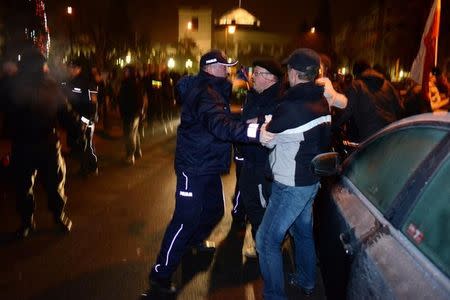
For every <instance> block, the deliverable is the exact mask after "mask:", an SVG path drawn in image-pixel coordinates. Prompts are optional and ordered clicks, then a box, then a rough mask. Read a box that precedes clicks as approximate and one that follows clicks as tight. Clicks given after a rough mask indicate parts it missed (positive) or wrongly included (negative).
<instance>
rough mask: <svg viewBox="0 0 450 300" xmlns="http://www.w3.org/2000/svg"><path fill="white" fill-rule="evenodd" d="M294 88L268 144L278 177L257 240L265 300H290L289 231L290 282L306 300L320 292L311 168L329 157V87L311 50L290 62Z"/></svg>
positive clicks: (314, 185)
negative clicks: (287, 241)
mask: <svg viewBox="0 0 450 300" xmlns="http://www.w3.org/2000/svg"><path fill="white" fill-rule="evenodd" d="M286 64H287V67H288V77H289V84H290V86H291V88H290V89H289V90H288V91H287V92H286V93H285V95H284V96H283V97H282V99H281V101H280V105H279V106H278V107H277V108H276V110H275V112H274V113H273V116H272V120H271V121H270V122H269V124H267V130H268V131H270V132H273V133H277V136H276V137H275V138H274V139H273V141H272V142H271V143H269V144H268V146H269V147H271V148H272V151H271V153H270V156H269V159H270V164H271V168H272V173H273V177H274V182H273V184H272V194H271V196H270V200H269V203H268V206H267V208H266V211H265V213H264V218H263V220H262V222H261V225H260V226H259V229H258V232H257V234H256V248H257V250H258V255H259V257H258V258H259V266H260V270H261V273H262V276H263V279H264V299H287V297H286V294H285V291H284V272H283V262H282V254H281V244H282V242H283V240H284V237H285V235H286V233H287V232H288V231H289V232H290V233H291V235H292V236H293V238H294V242H295V263H296V272H295V273H294V274H293V275H292V278H291V280H290V281H292V283H294V284H296V285H299V286H300V287H301V288H302V290H303V291H304V293H305V294H311V293H312V291H313V289H314V286H315V271H316V270H315V268H316V257H315V249H314V239H313V235H312V204H313V201H314V197H315V196H316V193H317V190H318V187H319V178H318V177H317V176H315V175H314V174H313V173H312V171H311V168H310V164H311V160H312V158H314V156H316V155H317V154H320V153H322V152H325V151H327V148H328V145H329V142H330V122H331V115H330V112H329V105H328V102H327V100H326V98H325V97H324V86H321V85H317V84H316V83H315V82H314V81H315V79H316V77H317V75H318V71H319V66H320V58H319V55H318V54H317V53H316V52H314V51H313V50H311V49H307V48H301V49H297V50H296V51H294V52H293V53H292V54H291V55H290V56H289V58H288V59H287V61H286Z"/></svg>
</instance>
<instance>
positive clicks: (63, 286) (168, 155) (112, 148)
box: [0, 120, 324, 300]
mask: <svg viewBox="0 0 450 300" xmlns="http://www.w3.org/2000/svg"><path fill="white" fill-rule="evenodd" d="M114 124H115V125H114V126H113V128H112V130H110V131H108V132H107V133H105V132H103V131H102V130H101V129H100V130H98V132H97V134H96V137H95V140H96V147H97V153H98V156H99V164H100V173H99V175H98V176H97V177H89V178H83V177H81V176H80V175H78V174H77V168H78V167H77V164H76V162H75V161H73V160H71V159H70V158H69V159H68V160H67V164H68V178H67V183H66V187H67V195H68V198H69V200H68V204H67V212H68V213H69V215H70V217H71V218H72V220H73V222H74V225H73V230H72V232H71V233H70V234H69V235H62V234H60V233H58V232H57V231H56V229H55V226H54V224H53V221H52V216H51V214H50V213H49V211H48V210H47V204H46V197H45V193H44V192H43V191H42V189H41V187H38V188H37V193H36V195H37V197H36V198H37V205H38V208H37V213H36V221H37V226H38V231H37V232H36V233H35V234H34V235H32V236H31V238H29V239H27V240H24V241H17V240H15V239H13V235H12V232H13V231H14V230H15V229H17V227H18V226H19V218H18V216H17V215H16V213H15V210H14V202H13V197H12V192H11V184H10V183H8V179H7V178H2V182H1V184H0V187H1V190H0V220H1V221H0V266H1V268H0V299H138V296H139V294H140V292H142V291H144V290H145V289H146V288H147V273H148V269H149V267H150V265H151V264H152V262H153V261H154V259H155V255H156V254H157V251H158V249H159V246H160V242H161V238H162V235H163V233H164V230H165V227H166V225H167V223H168V222H169V220H170V217H171V213H172V211H173V206H174V197H173V193H174V188H175V176H174V172H173V153H174V147H175V130H176V124H175V122H173V123H172V124H169V123H168V124H165V125H164V126H163V125H162V124H158V125H157V126H155V128H154V130H152V129H147V132H146V137H145V140H144V143H143V147H142V148H143V149H142V150H143V158H142V159H140V160H137V161H136V165H135V166H134V167H129V166H126V165H125V163H124V162H123V158H124V146H123V142H122V140H121V130H120V127H119V122H118V120H115V123H114ZM2 145H3V146H2V151H4V149H5V148H4V144H2ZM0 154H2V153H0ZM234 181H235V179H234V172H233V171H232V172H231V173H230V175H226V176H223V184H224V189H225V197H226V203H227V207H226V215H225V217H224V218H223V220H222V221H221V223H220V225H219V226H218V227H217V228H216V230H215V231H214V232H213V234H212V236H211V238H210V239H211V240H213V241H215V242H216V245H217V247H218V248H217V251H216V253H215V255H214V256H212V255H194V254H192V253H189V254H188V255H186V257H185V259H184V260H183V264H182V266H181V267H180V268H179V270H178V271H177V273H176V276H175V278H174V281H175V283H176V284H177V285H178V286H179V287H181V291H180V294H179V296H178V299H236V300H237V299H250V300H251V299H262V295H261V292H262V280H261V278H260V276H259V271H258V265H257V262H256V261H253V260H249V261H247V260H246V259H245V258H244V257H243V256H242V248H243V244H244V243H248V241H249V240H250V234H249V230H248V229H247V231H245V230H242V229H239V228H236V227H234V226H231V217H230V214H229V212H230V205H231V196H232V192H233V188H234ZM244 247H245V246H244ZM286 253H288V251H287V252H286ZM290 261H291V260H290V258H289V255H288V254H286V264H287V267H289V266H290ZM319 286H320V281H319ZM289 293H290V297H291V299H302V297H301V296H300V295H299V294H298V293H297V291H293V290H290V291H289ZM312 299H324V295H323V289H319V290H318V291H317V292H316V294H315V296H314V297H313V298H312Z"/></svg>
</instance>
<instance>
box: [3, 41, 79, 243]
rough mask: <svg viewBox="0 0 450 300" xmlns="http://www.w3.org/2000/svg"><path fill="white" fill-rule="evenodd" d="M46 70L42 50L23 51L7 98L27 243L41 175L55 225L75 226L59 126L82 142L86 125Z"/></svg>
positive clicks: (13, 165)
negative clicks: (68, 207) (68, 205)
mask: <svg viewBox="0 0 450 300" xmlns="http://www.w3.org/2000/svg"><path fill="white" fill-rule="evenodd" d="M45 66H46V63H45V58H44V56H43V55H42V54H41V53H40V52H39V51H38V50H37V49H35V48H32V49H29V50H27V51H26V52H24V53H23V55H22V60H21V62H20V66H19V73H18V75H17V77H16V78H15V79H14V82H13V84H12V86H11V89H10V91H9V94H8V98H9V101H10V105H9V106H8V107H9V108H8V111H7V112H6V113H7V114H8V115H9V117H8V119H9V120H10V122H11V123H10V124H9V128H10V130H11V132H10V135H9V136H10V137H11V142H12V155H11V168H12V171H13V174H14V179H15V183H16V190H17V195H18V205H17V208H18V211H19V214H20V216H21V221H22V225H21V227H20V229H19V230H18V232H17V233H18V235H19V236H20V237H22V238H25V237H27V236H29V234H30V233H31V232H32V231H34V230H35V228H36V224H35V220H34V210H35V206H36V205H35V201H34V194H33V187H34V184H35V182H36V176H41V179H42V181H43V183H44V188H45V189H46V191H47V196H48V207H49V209H50V210H51V211H52V213H53V217H54V220H55V222H56V224H57V225H58V226H59V227H60V229H62V230H63V231H64V232H69V231H70V230H71V227H72V221H71V220H70V219H69V217H68V216H67V213H66V212H65V209H64V208H65V204H66V201H67V197H66V195H65V192H64V185H65V174H66V165H65V162H64V158H63V157H62V155H61V143H60V141H59V136H58V134H57V130H56V126H57V124H58V122H59V123H60V124H61V125H63V126H64V127H65V128H66V129H67V130H68V132H69V133H72V134H74V135H77V136H79V137H80V138H81V139H82V138H83V137H82V135H81V133H82V124H81V122H80V118H79V117H78V115H77V114H76V113H75V112H74V111H73V110H71V108H70V105H69V104H68V103H67V101H66V98H65V97H64V94H63V92H62V90H61V89H60V87H59V85H58V84H57V83H56V82H55V81H54V80H53V79H51V78H50V77H49V76H48V75H47V74H46V73H44V68H45Z"/></svg>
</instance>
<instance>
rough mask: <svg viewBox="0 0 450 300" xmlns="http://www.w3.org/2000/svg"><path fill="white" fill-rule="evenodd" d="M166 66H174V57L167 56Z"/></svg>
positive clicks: (171, 67)
mask: <svg viewBox="0 0 450 300" xmlns="http://www.w3.org/2000/svg"><path fill="white" fill-rule="evenodd" d="M167 66H168V67H169V69H173V68H175V59H173V58H172V57H171V58H169V60H168V61H167Z"/></svg>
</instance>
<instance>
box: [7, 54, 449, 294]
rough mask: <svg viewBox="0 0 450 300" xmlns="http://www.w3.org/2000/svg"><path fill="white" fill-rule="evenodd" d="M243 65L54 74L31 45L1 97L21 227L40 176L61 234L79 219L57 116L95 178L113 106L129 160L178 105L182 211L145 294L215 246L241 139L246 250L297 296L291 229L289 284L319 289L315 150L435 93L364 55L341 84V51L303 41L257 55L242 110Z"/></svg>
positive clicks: (279, 288)
mask: <svg viewBox="0 0 450 300" xmlns="http://www.w3.org/2000/svg"><path fill="white" fill-rule="evenodd" d="M237 63H238V62H237V61H232V60H230V59H229V58H228V57H227V56H226V55H225V54H224V53H223V52H222V51H219V50H211V51H209V52H207V53H205V54H204V55H203V56H202V57H201V59H200V65H199V69H200V71H199V72H198V74H196V75H188V76H184V77H182V78H181V79H180V78H179V77H178V76H173V74H172V76H170V74H169V73H168V72H167V71H166V70H163V71H162V72H161V73H160V75H157V74H156V73H155V70H154V68H153V66H149V68H148V70H147V71H146V72H139V71H138V70H137V69H136V67H135V66H131V65H129V66H126V67H125V68H124V69H123V70H122V72H123V75H122V76H120V79H118V77H117V76H116V75H115V74H112V75H111V76H110V77H109V78H108V80H106V81H105V80H104V79H103V77H102V75H101V72H100V70H98V69H97V68H91V69H87V68H86V66H85V65H83V63H82V62H81V61H80V60H73V61H70V62H69V64H68V70H69V74H70V76H69V80H67V81H66V82H65V83H63V84H62V85H60V84H59V83H57V82H56V81H55V80H53V79H51V77H50V76H49V74H48V67H47V65H46V61H45V58H44V57H43V56H42V54H40V53H39V52H38V51H37V50H36V49H33V48H32V49H29V51H27V52H24V54H23V56H22V60H21V62H20V64H19V66H18V69H14V66H12V65H5V73H4V76H3V77H2V78H1V81H0V96H1V101H2V103H1V105H0V107H1V109H2V113H3V114H4V116H5V119H6V122H5V123H6V124H7V125H6V126H7V129H6V130H5V131H6V132H8V137H9V138H10V140H11V142H12V153H11V169H12V170H13V173H14V175H15V177H14V178H15V183H16V190H17V196H18V204H19V205H18V208H19V214H20V216H21V220H22V225H21V227H20V229H19V230H18V235H19V236H20V237H21V238H25V237H28V236H29V235H30V233H31V232H33V230H34V229H35V226H36V225H35V220H34V207H35V203H34V197H33V186H34V182H35V177H36V176H37V175H38V174H39V175H40V176H42V177H43V182H44V186H45V188H46V190H47V192H48V198H49V208H50V210H51V211H52V212H53V214H54V218H55V222H56V224H57V225H58V226H59V228H61V229H62V230H63V231H64V232H69V231H70V229H71V226H72V222H71V220H70V219H69V217H68V215H67V213H66V212H65V210H64V206H65V203H66V201H67V198H66V195H65V193H64V184H65V172H66V170H65V163H64V158H63V156H62V154H61V142H60V140H59V136H58V134H57V130H56V129H57V126H58V124H59V125H62V126H63V127H64V128H65V129H66V131H67V137H68V139H67V144H68V145H69V146H70V148H71V151H72V152H73V153H74V154H75V155H76V156H77V157H78V158H79V161H80V172H81V174H82V175H84V176H87V175H90V174H98V158H97V155H96V152H95V145H94V141H93V135H94V129H95V124H97V123H100V124H101V125H102V126H103V128H108V127H109V126H110V125H111V124H110V118H109V117H108V115H109V112H110V111H111V110H112V109H115V107H117V108H118V109H119V111H120V115H121V118H122V125H123V135H124V146H125V147H124V148H125V149H124V161H125V162H126V163H127V164H129V165H133V164H134V163H135V160H136V159H139V158H141V157H142V155H143V153H142V148H141V141H140V139H141V137H142V135H143V133H144V132H143V128H144V127H145V126H144V125H145V122H147V123H148V124H151V123H152V122H153V121H154V120H155V119H159V120H164V119H173V118H174V117H175V116H176V115H177V114H178V109H179V110H180V112H179V113H180V124H179V126H178V129H177V144H176V150H175V173H176V179H177V180H176V187H175V211H174V213H173V217H172V219H171V221H170V223H169V224H168V227H167V229H166V231H165V234H164V237H163V240H162V243H161V248H160V251H159V253H158V255H157V257H156V261H155V263H154V264H153V266H152V267H151V270H150V273H149V285H150V289H149V291H148V292H146V293H144V294H143V297H144V298H149V299H150V298H151V299H154V298H156V299H158V298H161V297H167V296H171V295H174V294H176V291H177V290H176V287H175V285H174V284H173V283H172V275H173V273H174V272H175V270H176V269H177V267H178V265H179V264H180V262H181V258H182V256H183V255H184V253H185V252H186V251H187V250H188V249H191V248H196V249H197V250H198V251H203V250H204V251H214V247H213V246H211V245H212V244H211V243H208V241H207V240H206V239H207V238H208V236H209V235H210V233H211V232H212V230H213V229H214V228H215V227H216V225H217V224H218V223H219V222H220V220H221V219H222V217H223V215H224V213H225V212H224V199H223V191H222V182H221V175H222V174H224V173H227V172H229V169H230V164H231V157H232V156H231V154H232V149H233V146H234V149H235V151H234V152H235V156H234V157H235V161H236V166H237V168H236V169H237V178H236V190H235V197H234V200H233V202H234V203H233V204H234V205H233V211H232V215H233V218H234V221H235V222H238V223H240V224H243V225H245V224H246V222H247V221H248V222H249V223H250V224H251V227H252V231H251V232H252V237H253V239H254V241H255V246H253V247H251V248H250V249H246V250H245V255H246V256H248V257H249V258H256V259H258V261H259V266H260V270H261V275H262V278H263V280H264V291H263V293H264V298H265V299H286V293H285V290H284V275H283V274H284V271H283V262H282V253H281V248H282V244H283V241H284V240H285V237H286V235H287V234H290V236H292V238H293V241H294V254H295V264H296V265H295V272H294V273H292V274H290V275H289V284H292V285H295V286H298V287H299V288H300V289H301V290H302V292H303V293H304V294H305V295H311V294H312V293H313V292H314V288H315V278H316V275H315V272H316V257H315V248H314V238H313V224H312V223H313V222H312V209H313V203H314V198H315V196H316V194H317V192H318V189H319V185H320V184H319V182H320V178H319V177H318V176H316V175H315V174H313V173H312V171H311V168H310V162H311V160H312V159H313V158H314V157H315V156H316V155H318V154H320V153H323V152H327V151H329V150H330V149H332V147H337V145H336V140H337V141H342V139H350V140H352V141H355V142H362V141H364V140H365V139H367V138H368V137H369V136H370V135H372V134H373V133H375V132H376V131H378V130H380V129H381V128H383V127H385V126H386V125H388V124H390V123H392V122H394V121H396V120H399V119H400V118H403V117H405V116H409V115H412V114H418V113H422V112H431V111H432V110H433V105H432V104H431V103H430V101H428V100H427V99H426V98H425V99H424V98H423V96H421V94H420V90H418V88H417V86H411V87H410V89H409V90H408V91H407V92H406V93H403V95H402V96H400V93H399V91H398V90H397V89H396V88H395V87H394V85H393V84H392V83H391V82H390V81H389V80H388V79H387V78H386V76H385V75H383V74H382V72H380V70H376V68H374V67H371V66H370V65H369V64H368V63H367V62H365V61H358V62H357V63H355V65H354V67H353V76H354V78H349V77H346V78H345V80H344V79H343V80H339V81H334V82H332V81H331V80H330V78H333V77H332V76H330V75H329V73H328V72H329V67H330V60H329V59H328V58H327V57H326V56H320V55H319V54H318V53H316V52H315V51H314V50H312V49H307V48H300V49H297V50H295V51H293V52H292V53H291V55H290V56H289V57H288V58H287V59H286V60H284V61H283V62H282V63H281V64H280V63H279V62H277V61H276V60H274V59H272V58H261V59H255V60H254V62H253V68H252V72H251V73H250V74H247V75H248V78H250V79H249V82H248V86H249V90H248V91H247V93H246V99H245V101H244V103H243V107H242V113H241V115H240V116H239V117H238V118H235V117H234V116H233V115H232V113H231V110H230V98H231V95H232V84H231V82H230V80H229V79H228V74H229V68H230V67H233V66H235V65H236V64H237ZM283 66H285V68H283ZM6 67H7V68H6ZM84 68H86V69H84ZM6 71H7V72H6ZM328 76H329V77H328ZM430 76H431V78H432V80H430V82H431V83H430V84H431V85H432V86H431V87H434V88H435V89H430V90H431V91H432V92H433V91H434V93H437V94H438V96H439V97H441V98H445V97H447V98H448V96H449V95H448V87H449V85H448V82H447V81H446V80H445V76H444V75H443V74H442V72H440V71H439V70H437V69H435V70H434V71H433V73H432V74H430ZM435 97H436V96H435ZM175 99H176V103H177V106H175ZM440 109H443V108H442V107H440ZM444 109H445V108H444ZM447 109H448V108H447ZM336 136H337V137H338V138H336ZM333 137H334V138H333ZM30 147H32V148H33V149H32V151H30ZM30 153H31V154H32V155H30Z"/></svg>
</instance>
